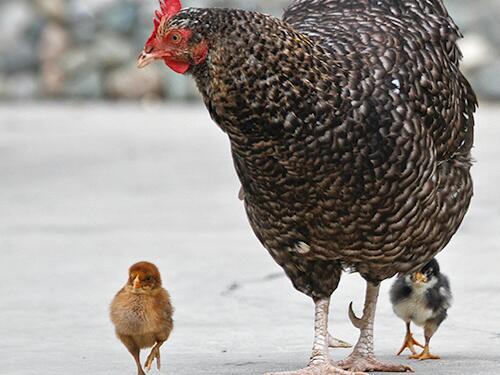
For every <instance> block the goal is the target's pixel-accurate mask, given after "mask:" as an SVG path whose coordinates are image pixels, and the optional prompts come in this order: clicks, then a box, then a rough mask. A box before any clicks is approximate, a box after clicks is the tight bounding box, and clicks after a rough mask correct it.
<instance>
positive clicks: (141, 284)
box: [127, 262, 161, 293]
mask: <svg viewBox="0 0 500 375" xmlns="http://www.w3.org/2000/svg"><path fill="white" fill-rule="evenodd" d="M128 274H129V276H128V283H127V285H128V287H129V288H130V289H131V290H132V291H133V292H135V293H144V292H148V291H151V290H154V289H156V288H159V287H161V276H160V271H158V268H157V267H156V266H155V265H154V264H153V263H149V262H139V263H136V264H134V265H132V266H131V267H130V269H129V272H128Z"/></svg>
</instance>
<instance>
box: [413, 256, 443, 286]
mask: <svg viewBox="0 0 500 375" xmlns="http://www.w3.org/2000/svg"><path fill="white" fill-rule="evenodd" d="M439 272H440V270H439V263H438V262H437V260H436V259H432V260H431V261H430V262H429V263H427V264H426V265H425V266H424V267H422V269H421V270H420V271H417V272H415V273H413V274H412V276H411V279H412V282H413V283H414V284H415V285H417V286H418V285H425V284H434V283H435V281H436V279H437V276H438V275H439Z"/></svg>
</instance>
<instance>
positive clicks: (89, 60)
mask: <svg viewBox="0 0 500 375" xmlns="http://www.w3.org/2000/svg"><path fill="white" fill-rule="evenodd" d="M57 64H58V66H59V67H60V68H61V70H62V72H63V74H64V76H65V77H68V76H75V75H78V73H79V72H81V71H84V70H88V69H89V68H95V67H96V66H97V62H96V60H95V58H94V56H93V54H92V51H91V50H90V48H88V47H81V48H72V49H70V50H68V51H66V52H65V53H64V54H63V55H62V56H61V58H60V59H59V60H58V62H57Z"/></svg>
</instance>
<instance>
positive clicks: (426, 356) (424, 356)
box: [410, 346, 441, 361]
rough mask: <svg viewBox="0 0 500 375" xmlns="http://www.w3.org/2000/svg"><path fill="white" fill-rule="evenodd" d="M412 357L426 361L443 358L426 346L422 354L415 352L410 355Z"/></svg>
mask: <svg viewBox="0 0 500 375" xmlns="http://www.w3.org/2000/svg"><path fill="white" fill-rule="evenodd" d="M410 358H411V359H419V360H420V361H425V360H427V359H441V357H439V356H437V355H434V354H431V353H430V351H429V347H428V346H426V347H425V348H424V350H423V351H422V353H420V354H413V355H411V356H410Z"/></svg>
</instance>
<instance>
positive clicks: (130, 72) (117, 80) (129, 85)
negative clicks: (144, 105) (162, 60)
mask: <svg viewBox="0 0 500 375" xmlns="http://www.w3.org/2000/svg"><path fill="white" fill-rule="evenodd" d="M104 91H105V93H106V95H107V96H109V97H111V98H115V99H118V98H121V99H142V98H148V99H150V98H158V97H160V96H162V94H163V90H162V84H161V77H160V75H159V72H158V70H157V69H154V68H153V69H137V67H136V66H135V63H133V64H130V65H127V66H125V67H122V68H120V69H117V70H114V71H112V72H111V73H110V74H109V75H108V76H107V78H106V80H105V83H104Z"/></svg>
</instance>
